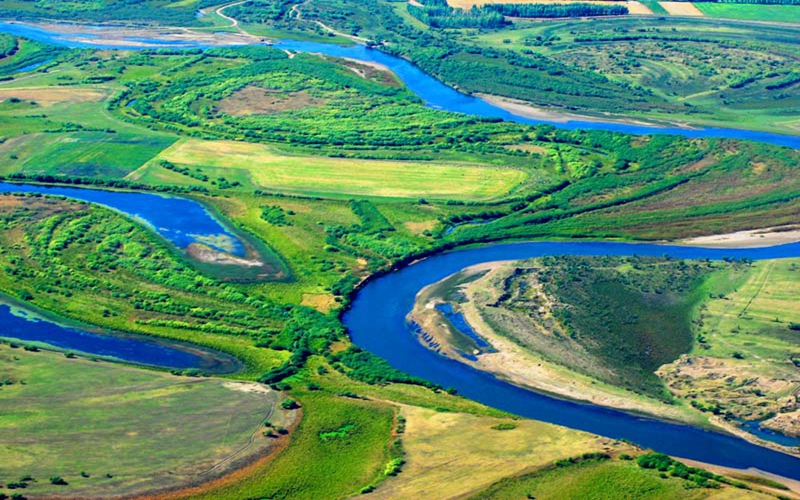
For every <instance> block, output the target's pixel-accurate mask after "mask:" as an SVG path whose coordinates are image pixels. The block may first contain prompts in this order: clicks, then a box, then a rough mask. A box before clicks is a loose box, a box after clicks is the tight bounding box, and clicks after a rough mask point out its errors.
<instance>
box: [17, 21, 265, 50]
mask: <svg viewBox="0 0 800 500" xmlns="http://www.w3.org/2000/svg"><path fill="white" fill-rule="evenodd" d="M19 24H22V25H25V26H32V27H34V28H39V29H42V30H45V31H48V32H50V33H54V35H53V37H54V38H57V39H62V40H65V41H69V42H76V43H80V42H82V43H92V44H98V45H105V46H109V47H138V48H159V47H164V46H173V47H174V46H180V44H186V45H193V46H194V45H207V46H227V45H248V44H253V43H257V42H259V41H261V38H260V37H256V36H253V35H247V34H244V33H238V32H237V33H226V32H219V31H217V32H204V31H200V30H193V29H191V28H181V27H163V28H157V27H152V28H149V27H134V26H124V25H119V26H116V25H108V26H91V25H84V24H67V23H19Z"/></svg>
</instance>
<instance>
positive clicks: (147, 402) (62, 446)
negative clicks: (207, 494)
mask: <svg viewBox="0 0 800 500" xmlns="http://www.w3.org/2000/svg"><path fill="white" fill-rule="evenodd" d="M0 379H2V380H3V381H8V382H10V383H9V384H7V385H3V386H2V389H0V408H2V409H3V410H2V413H0V443H2V444H0V456H2V457H3V460H2V461H0V479H1V480H2V481H3V484H6V483H8V482H14V481H17V480H18V479H19V478H22V477H24V476H26V475H30V476H32V477H33V479H34V480H35V481H31V482H30V483H29V484H28V487H27V488H25V490H24V493H25V495H26V496H40V495H43V494H47V495H50V496H52V495H54V494H56V495H59V496H63V497H83V496H91V497H100V496H107V495H110V494H113V495H115V496H118V495H119V496H126V495H130V494H131V493H132V492H134V491H141V490H142V489H146V490H152V489H158V488H174V487H176V486H182V485H186V484H189V483H194V482H197V481H203V480H207V479H211V478H213V477H215V476H216V475H219V474H220V473H224V472H225V471H226V470H228V469H229V468H230V467H231V466H232V465H234V464H236V462H237V460H239V459H243V458H247V457H250V456H253V455H254V454H258V455H261V454H263V453H265V450H266V449H267V448H268V447H269V446H271V445H274V443H275V442H276V441H275V440H273V439H269V438H265V437H264V436H262V435H261V431H262V429H263V426H262V423H263V421H264V419H265V418H269V419H270V420H271V421H272V422H274V423H276V424H278V425H283V426H288V425H289V423H290V422H291V419H292V418H293V417H292V416H291V412H285V411H283V410H277V411H276V408H275V406H276V403H277V402H279V401H280V395H279V394H278V393H276V392H274V391H270V390H268V389H266V388H264V387H263V386H257V385H256V384H251V383H241V382H230V381H225V380H221V379H205V378H191V377H177V376H173V375H169V374H166V373H158V372H151V371H144V370H140V369H137V368H132V367H126V366H122V365H118V364H112V363H104V362H93V361H90V360H88V359H80V358H73V359H70V358H67V357H65V356H64V355H63V354H58V353H53V352H28V351H25V350H23V349H22V348H16V349H14V348H11V347H10V346H9V345H0ZM82 473H84V474H82ZM56 476H59V477H61V478H63V479H64V481H66V482H67V483H68V484H67V485H56V484H51V481H50V480H49V478H51V477H56ZM6 493H7V494H10V493H13V491H6Z"/></svg>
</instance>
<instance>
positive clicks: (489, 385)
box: [0, 23, 800, 479]
mask: <svg viewBox="0 0 800 500" xmlns="http://www.w3.org/2000/svg"><path fill="white" fill-rule="evenodd" d="M0 31H5V32H9V33H13V34H16V35H20V36H26V37H29V38H33V39H36V40H39V41H43V42H48V43H55V44H57V45H66V46H81V47H103V48H117V49H119V48H128V49H141V48H147V47H142V46H139V45H131V46H127V47H126V46H120V45H115V46H113V47H109V46H107V45H106V46H103V45H102V44H100V43H93V42H92V39H93V36H91V35H83V36H78V37H77V38H76V37H74V36H72V35H71V37H72V38H71V39H70V38H65V37H64V36H63V35H60V34H58V33H53V32H48V31H45V30H42V29H39V28H35V27H31V26H26V25H23V24H19V23H0ZM76 40H77V41H76ZM137 41H141V40H137ZM131 42H133V41H131ZM153 42H154V43H158V41H153ZM169 46H170V47H172V48H174V47H175V45H174V44H170V45H169ZM196 46H197V45H191V44H185V45H182V47H187V48H188V47H196ZM280 47H282V48H286V49H289V50H296V51H305V52H319V53H324V54H327V55H331V56H338V57H349V58H352V59H358V60H362V61H370V62H378V63H381V64H384V65H386V66H388V67H389V68H390V69H391V70H392V71H394V72H395V73H396V74H397V75H398V76H399V77H400V78H401V79H402V80H403V81H404V83H406V85H408V87H409V88H410V89H411V90H412V91H414V92H416V93H417V95H419V96H420V97H421V98H422V99H423V100H425V101H426V102H427V103H428V104H429V105H430V106H432V107H435V108H441V109H445V110H448V111H455V112H462V113H468V114H472V115H477V116H489V117H498V118H503V119H507V120H511V121H515V122H520V123H530V124H538V123H547V122H542V121H538V120H531V119H527V118H523V117H519V116H516V115H512V114H510V113H508V112H506V111H504V110H502V109H499V108H497V107H494V106H491V105H490V104H488V103H487V102H485V101H483V100H481V99H478V98H475V97H471V96H466V95H463V94H460V93H458V92H457V91H455V90H453V89H451V88H449V87H446V86H445V85H443V84H441V83H440V82H438V81H437V80H435V79H433V78H431V77H430V76H428V75H426V74H425V73H423V72H422V71H420V70H419V69H418V68H416V67H414V66H413V65H412V64H410V63H408V62H407V61H404V60H401V59H398V58H394V57H392V56H389V55H386V54H384V53H381V52H379V51H376V50H370V49H367V48H365V47H362V46H354V47H340V46H336V45H327V44H318V43H309V42H295V41H283V42H281V45H280ZM151 48H152V46H151ZM553 125H555V126H557V127H563V128H593V129H605V130H615V131H620V132H627V133H633V134H651V133H670V134H680V135H684V136H687V137H709V136H715V137H729V138H740V139H751V140H756V141H763V142H769V143H773V144H780V145H785V146H790V147H794V148H800V137H790V136H783V135H779V134H768V133H761V132H750V131H743V130H731V129H703V130H686V129H654V128H650V127H642V126H635V125H622V124H616V123H601V122H569V123H553ZM5 188H6V189H8V187H7V186H6V187H5ZM19 189H20V190H25V189H31V188H30V187H23V188H19ZM37 189H38V188H37ZM77 191H80V192H81V193H80V194H83V195H85V194H86V193H87V192H90V191H91V192H93V193H102V195H101V196H102V198H103V200H105V201H97V200H87V201H94V202H97V203H102V204H105V205H108V206H114V205H110V204H109V203H110V202H109V200H114V199H116V198H117V197H121V196H123V195H125V196H127V195H135V196H153V195H145V194H141V193H135V194H134V193H118V192H113V193H112V192H107V191H101V190H88V189H80V190H77ZM49 192H54V193H55V191H49ZM57 194H62V193H57ZM66 195H67V196H76V197H78V196H77V195H76V193H73V192H71V193H70V194H66ZM93 196H94V195H93ZM79 199H86V198H85V197H79ZM175 199H177V198H164V197H160V196H154V197H153V198H152V199H148V204H150V205H149V208H152V210H153V211H154V212H156V213H161V214H164V215H166V216H167V217H168V218H173V217H179V216H181V215H182V212H180V211H176V210H178V209H177V208H176V207H174V206H172V205H171V203H173V202H172V201H169V200H175ZM185 201H189V202H190V203H193V202H191V201H190V200H185ZM198 206H199V205H198ZM114 207H115V208H117V209H118V210H121V211H124V212H128V211H127V210H125V208H124V207H122V206H120V205H116V206H114ZM201 212H203V213H205V216H203V215H202V214H201V213H199V212H198V214H199V217H200V218H201V219H202V218H203V217H207V218H208V219H210V220H213V217H211V215H210V214H208V213H207V212H204V211H201ZM128 213H130V214H134V216H135V215H136V214H138V215H139V217H141V218H145V217H143V216H142V215H141V212H137V211H136V210H131V211H129V212H128ZM145 219H146V218H145ZM194 222H195V221H194V220H193V221H192V224H193V223H194ZM206 222H208V221H206ZM182 226H183V227H195V226H193V225H188V226H187V225H182ZM151 227H153V228H154V229H155V230H156V231H159V232H160V227H161V226H160V224H158V223H151ZM193 231H194V230H193ZM162 234H164V233H162ZM166 236H167V237H168V239H170V240H171V241H173V243H175V244H176V246H181V245H182V244H183V243H181V242H180V236H175V238H173V237H172V236H170V235H169V234H167V235H166ZM173 236H174V235H173ZM553 254H572V255H633V254H637V255H664V254H667V255H670V256H673V257H679V258H710V259H720V258H723V257H736V258H740V257H747V258H751V259H768V258H782V257H800V244H793V245H784V246H777V247H770V248H760V249H747V250H711V249H702V248H689V247H674V246H659V245H638V244H623V243H595V242H579V243H575V242H569V243H558V242H548V243H518V244H504V245H492V246H487V247H482V248H477V249H469V250H462V251H457V252H451V253H445V254H440V255H437V256H434V257H430V258H428V259H426V260H423V261H421V262H419V263H416V264H414V265H411V266H408V267H406V268H404V269H402V270H400V271H397V272H395V273H392V274H389V275H386V276H383V277H381V278H378V279H376V280H374V281H372V282H370V283H369V284H367V285H366V286H365V287H364V288H363V289H362V290H361V291H360V292H359V293H358V294H357V296H356V297H355V299H354V302H353V305H352V308H351V309H350V310H349V311H348V312H347V313H346V314H345V316H344V322H345V325H346V326H347V327H348V329H349V331H350V334H351V336H352V339H353V341H354V342H355V343H356V344H357V345H359V346H361V347H363V348H364V349H367V350H369V351H371V352H373V353H374V354H376V355H378V356H380V357H383V358H384V359H387V360H388V361H389V362H390V363H391V364H392V365H393V366H395V367H396V368H399V369H401V370H404V371H406V372H408V373H410V374H413V375H416V376H419V377H422V378H425V379H428V380H431V381H433V382H436V383H438V384H441V385H443V386H447V387H454V388H456V389H457V390H458V391H459V392H460V393H461V394H462V395H464V396H466V397H469V398H471V399H474V400H477V401H480V402H482V403H484V404H487V405H490V406H493V407H496V408H499V409H502V410H506V411H509V412H512V413H516V414H519V415H522V416H525V417H529V418H533V419H537V420H542V421H546V422H552V423H556V424H560V425H564V426H567V427H571V428H575V429H581V430H585V431H589V432H593V433H597V434H602V435H606V436H610V437H615V438H626V439H629V440H632V441H634V442H636V443H639V444H641V445H643V446H647V447H652V448H654V449H657V450H659V451H663V452H665V453H669V454H672V455H675V456H679V457H684V458H690V459H695V460H700V461H704V462H709V463H714V464H719V465H723V466H728V467H737V468H747V467H756V468H758V469H761V470H764V471H767V472H771V473H774V474H778V475H782V476H786V477H790V478H793V479H800V459H798V458H795V457H791V456H788V455H785V454H782V453H779V452H776V451H772V450H769V449H766V448H762V447H759V446H756V445H753V444H750V443H748V442H746V441H744V440H742V439H739V438H736V437H733V436H728V435H724V434H719V433H715V432H709V431H704V430H701V429H697V428H693V427H689V426H684V425H679V424H672V423H666V422H661V421H657V420H653V419H647V418H640V417H636V416H633V415H630V414H627V413H623V412H619V411H615V410H611V409H606V408H601V407H597V406H592V405H588V404H579V403H574V402H569V401H564V400H559V399H554V398H551V397H548V396H544V395H540V394H536V393H534V392H531V391H528V390H525V389H521V388H519V387H516V386H513V385H511V384H509V383H507V382H503V381H501V380H498V379H496V378H494V377H493V376H491V375H489V374H486V373H483V372H480V371H477V370H474V369H472V368H470V367H468V366H466V365H464V364H461V363H459V362H456V361H453V360H450V359H447V358H444V357H442V356H439V355H437V354H435V353H434V352H432V351H430V350H428V349H426V348H425V347H423V346H422V345H421V344H420V343H419V342H418V341H417V340H416V338H415V337H414V334H413V333H412V332H411V331H410V330H409V328H408V326H407V324H406V320H405V316H406V314H407V312H408V311H409V310H411V308H412V305H413V301H414V297H415V296H416V294H417V292H418V291H419V290H420V289H421V288H423V287H424V286H427V285H429V284H431V283H433V282H435V281H438V280H440V279H442V278H444V277H446V276H448V275H449V274H452V273H454V272H456V271H459V270H461V269H463V268H464V267H467V266H470V265H474V264H478V263H481V262H487V261H494V260H511V259H522V258H529V257H535V256H541V255H553ZM0 314H2V310H0ZM0 321H3V318H2V317H0ZM74 348H75V349H78V350H83V351H87V352H91V348H92V346H91V345H89V344H82V345H80V346H78V347H74Z"/></svg>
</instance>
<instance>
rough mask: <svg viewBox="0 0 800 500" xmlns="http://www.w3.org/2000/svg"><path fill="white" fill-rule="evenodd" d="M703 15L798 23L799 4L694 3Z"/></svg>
mask: <svg viewBox="0 0 800 500" xmlns="http://www.w3.org/2000/svg"><path fill="white" fill-rule="evenodd" d="M692 5H694V6H695V7H696V8H697V9H698V10H700V12H702V13H703V15H706V16H708V17H719V18H725V19H743V20H748V21H776V22H784V23H800V5H747V4H724V3H694V4H692Z"/></svg>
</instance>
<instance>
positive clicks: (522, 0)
mask: <svg viewBox="0 0 800 500" xmlns="http://www.w3.org/2000/svg"><path fill="white" fill-rule="evenodd" d="M447 3H448V4H450V6H452V7H458V8H461V9H471V8H472V7H473V6H476V5H477V6H478V7H480V6H481V5H486V4H490V3H518V4H531V3H543V4H548V3H549V4H560V3H597V4H602V5H625V6H626V7H628V11H629V12H630V13H631V14H652V13H653V12H652V11H651V10H650V9H649V8H648V7H647V6H645V5H644V4H642V3H640V2H636V1H624V0H622V1H612V0H585V1H582V0H502V1H500V0H448V1H447Z"/></svg>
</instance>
